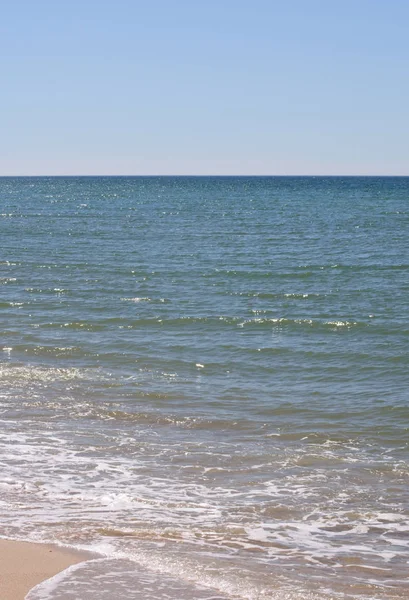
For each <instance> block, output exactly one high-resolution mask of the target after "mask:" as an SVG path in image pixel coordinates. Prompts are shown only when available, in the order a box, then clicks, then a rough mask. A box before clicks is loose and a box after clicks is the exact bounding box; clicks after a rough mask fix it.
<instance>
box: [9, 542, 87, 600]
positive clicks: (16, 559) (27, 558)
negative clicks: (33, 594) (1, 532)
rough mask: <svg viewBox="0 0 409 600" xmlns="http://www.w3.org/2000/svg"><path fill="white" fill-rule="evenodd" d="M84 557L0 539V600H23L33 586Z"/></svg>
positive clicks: (48, 545)
mask: <svg viewBox="0 0 409 600" xmlns="http://www.w3.org/2000/svg"><path fill="white" fill-rule="evenodd" d="M87 558H89V555H88V554H86V553H83V552H79V551H78V552H77V551H76V550H70V549H67V550H66V549H64V548H60V547H58V546H53V545H51V544H41V543H38V544H37V543H34V542H20V541H14V540H6V539H0V598H1V600H24V598H25V597H26V595H27V594H28V592H29V591H30V590H31V589H32V588H33V587H35V586H36V585H38V584H39V583H41V582H42V581H45V580H46V579H50V578H51V577H53V576H54V575H57V573H60V572H61V571H64V570H65V569H67V568H68V567H70V566H72V565H75V564H77V563H80V562H84V561H85V560H87Z"/></svg>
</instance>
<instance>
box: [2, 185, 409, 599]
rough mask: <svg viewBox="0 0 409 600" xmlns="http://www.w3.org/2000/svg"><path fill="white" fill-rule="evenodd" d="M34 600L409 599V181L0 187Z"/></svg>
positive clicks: (19, 498)
mask: <svg viewBox="0 0 409 600" xmlns="http://www.w3.org/2000/svg"><path fill="white" fill-rule="evenodd" d="M0 215H1V217H0V236H1V237H0V239H1V257H0V258H1V264H0V283H1V286H0V291H1V296H0V308H1V311H0V319H1V321H0V324H1V344H0V355H1V361H0V376H1V387H0V419H1V428H0V465H1V475H0V524H1V525H0V535H2V536H4V537H10V538H14V539H29V540H30V539H31V540H44V541H54V542H58V543H63V544H68V545H71V546H75V547H81V548H85V549H90V550H93V551H94V552H95V553H96V555H97V556H98V558H96V559H95V560H93V561H90V562H88V563H86V564H85V565H80V566H76V567H74V568H72V569H70V570H69V571H67V572H65V573H63V574H62V575H60V576H58V577H57V578H55V579H54V580H53V581H52V582H50V583H46V584H44V585H41V586H40V587H39V588H37V590H35V591H33V592H32V593H31V594H30V595H29V598H30V600H40V599H41V600H44V599H49V600H70V599H72V600H74V599H78V598H80V599H81V600H108V599H109V600H112V599H117V598H118V599H119V598H120V599H121V600H130V599H135V598H140V599H143V600H164V599H165V598H166V599H167V600H193V599H202V600H226V599H229V598H237V599H247V600H308V599H310V600H329V599H341V598H342V599H359V600H381V599H382V600H386V599H388V600H389V599H390V600H392V599H393V600H395V599H398V598H399V599H403V598H408V597H409V585H408V575H409V487H408V479H409V464H408V459H409V446H408V440H409V437H408V434H409V403H408V389H409V369H408V345H409V344H408V342H409V323H408V317H409V243H408V240H409V179H408V178H341V177H336V178H321V177H311V178H303V177H300V178H291V177H289V178H274V177H272V178H270V177H265V178H262V177H253V178H236V177H222V178H213V177H202V178H195V177H188V178H179V177H163V178H155V177H152V178H149V177H140V178H138V177H136V178H132V177H129V178H128V177H123V178H104V177H90V178H46V177H44V178H2V179H0Z"/></svg>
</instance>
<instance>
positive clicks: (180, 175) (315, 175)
mask: <svg viewBox="0 0 409 600" xmlns="http://www.w3.org/2000/svg"><path fill="white" fill-rule="evenodd" d="M11 177H13V178H28V177H112V178H114V177H409V174H407V175H402V174H399V175H398V174H396V175H394V174H376V173H372V174H368V173H366V174H337V173H329V174H320V173H313V174H306V173H305V174H303V173H298V174H286V175H283V174H281V175H278V174H251V173H249V174H240V175H236V174H232V173H223V174H220V173H219V174H213V173H207V174H203V173H201V174H194V173H191V174H187V173H156V174H154V173H144V174H129V173H128V174H125V173H123V174H109V173H106V174H101V173H87V174H84V173H82V174H36V175H33V174H31V175H0V179H3V178H11Z"/></svg>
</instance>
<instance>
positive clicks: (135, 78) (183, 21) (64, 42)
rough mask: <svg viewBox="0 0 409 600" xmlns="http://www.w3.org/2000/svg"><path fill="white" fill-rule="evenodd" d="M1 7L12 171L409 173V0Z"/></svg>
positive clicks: (0, 155) (4, 160)
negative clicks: (408, 31) (408, 32)
mask: <svg viewBox="0 0 409 600" xmlns="http://www.w3.org/2000/svg"><path fill="white" fill-rule="evenodd" d="M1 8H2V10H1V12H2V18H1V21H0V84H1V92H0V175H145V174H147V175H161V174H179V175H184V174H186V175H190V174H192V175H193V174H197V175H206V174H214V175H222V174H231V175H310V174H311V175H326V174H328V175H337V174H339V175H372V174H373V175H409V77H408V68H409V36H408V35H407V27H408V22H409V0H388V1H387V0H353V1H351V0H342V1H336V0H325V1H324V0H286V1H281V0H252V1H250V0H247V1H244V0H206V1H205V0H202V1H200V0H167V1H165V0H150V1H149V2H141V1H139V0H115V1H114V0H109V1H107V0H98V1H96V0H82V1H81V2H80V1H78V0H69V1H68V0H59V1H56V0H52V1H51V0H36V1H33V0H14V1H13V2H6V1H3V2H1Z"/></svg>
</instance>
